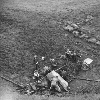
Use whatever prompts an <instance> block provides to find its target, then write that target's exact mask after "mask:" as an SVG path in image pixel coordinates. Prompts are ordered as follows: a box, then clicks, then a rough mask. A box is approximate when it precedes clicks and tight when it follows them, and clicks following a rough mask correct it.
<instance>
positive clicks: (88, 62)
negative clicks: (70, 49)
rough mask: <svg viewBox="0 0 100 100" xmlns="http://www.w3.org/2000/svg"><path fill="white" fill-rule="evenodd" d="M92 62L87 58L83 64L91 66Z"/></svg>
mask: <svg viewBox="0 0 100 100" xmlns="http://www.w3.org/2000/svg"><path fill="white" fill-rule="evenodd" d="M92 62H93V60H92V59H90V58H86V59H85V60H84V61H83V64H86V65H89V64H91V63H92Z"/></svg>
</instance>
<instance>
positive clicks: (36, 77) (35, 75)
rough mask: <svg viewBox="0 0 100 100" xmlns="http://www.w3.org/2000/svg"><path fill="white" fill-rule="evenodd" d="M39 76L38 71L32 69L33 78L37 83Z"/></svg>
mask: <svg viewBox="0 0 100 100" xmlns="http://www.w3.org/2000/svg"><path fill="white" fill-rule="evenodd" d="M39 77H40V75H39V73H38V70H35V71H34V76H33V79H34V80H36V82H37V83H39V82H40V81H39Z"/></svg>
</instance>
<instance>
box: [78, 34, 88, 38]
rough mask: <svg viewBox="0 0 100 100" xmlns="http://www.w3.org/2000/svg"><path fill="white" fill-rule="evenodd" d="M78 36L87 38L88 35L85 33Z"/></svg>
mask: <svg viewBox="0 0 100 100" xmlns="http://www.w3.org/2000/svg"><path fill="white" fill-rule="evenodd" d="M79 38H86V39H88V38H89V36H88V35H87V34H82V35H81V36H79Z"/></svg>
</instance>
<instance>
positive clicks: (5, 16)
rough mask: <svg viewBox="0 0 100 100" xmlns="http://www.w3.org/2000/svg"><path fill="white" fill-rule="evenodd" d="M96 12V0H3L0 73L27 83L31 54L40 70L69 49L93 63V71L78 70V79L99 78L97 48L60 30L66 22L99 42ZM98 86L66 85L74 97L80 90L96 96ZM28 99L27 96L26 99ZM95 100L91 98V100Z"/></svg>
mask: <svg viewBox="0 0 100 100" xmlns="http://www.w3.org/2000/svg"><path fill="white" fill-rule="evenodd" d="M99 10H100V1H99V0H98V1H97V0H88V1H85V0H62V1H59V0H41V1H38V0H37V1H36V0H29V1H28V0H25V1H24V0H16V1H14V0H12V1H11V0H8V1H4V2H3V3H2V8H0V71H1V74H3V75H4V76H6V77H9V78H10V79H12V80H13V81H17V82H22V83H25V82H29V79H28V76H30V75H31V74H30V73H32V69H33V68H34V64H33V56H34V55H35V54H36V55H38V60H39V61H40V66H41V67H42V66H44V65H48V59H49V58H56V57H57V56H58V55H59V54H64V53H65V52H66V50H67V48H71V49H74V50H76V51H81V53H82V54H83V55H84V56H83V59H84V58H86V57H90V58H92V59H93V60H94V62H93V68H92V69H91V70H89V71H86V72H84V71H81V72H80V73H79V75H78V76H79V77H81V78H89V79H99V78H100V73H99V72H100V68H99V65H100V61H99V59H100V51H99V49H100V46H99V45H95V44H94V43H90V42H87V41H85V40H82V39H80V38H76V37H74V36H73V34H71V33H69V32H67V31H66V30H64V28H63V26H64V25H65V24H66V22H67V21H72V22H74V23H76V24H78V25H79V26H80V27H81V28H82V29H83V30H84V31H85V32H86V33H87V34H88V35H89V36H90V37H92V36H93V37H95V38H96V39H98V40H100V34H99V32H100V30H99V27H100V24H99V20H100V17H99V15H100V12H99ZM42 56H45V57H46V59H47V60H46V61H45V62H43V63H42V62H41V60H40V58H41V57H42ZM61 65H62V64H61ZM61 65H59V66H61ZM99 86H100V83H95V82H87V81H80V80H74V81H72V82H71V83H70V87H71V92H72V93H74V94H75V93H76V92H77V93H81V92H83V91H84V93H100V87H99ZM81 97H82V96H78V97H77V99H78V98H79V99H78V100H81ZM89 97H91V96H89ZM22 98H23V97H22ZM27 98H28V97H27ZM36 98H40V97H36ZM31 99H32V98H31V97H29V100H31ZM43 99H48V98H43ZM50 99H54V97H53V98H52V97H51V98H50ZM63 99H64V98H63ZM74 99H75V98H73V97H71V96H70V97H68V100H74ZM86 99H87V100H88V98H86ZM96 99H97V98H96ZM96 99H95V97H94V99H93V100H96ZM19 100H23V99H19ZM27 100H28V99H27ZM91 100H92V99H91ZM97 100H99V97H98V99H97Z"/></svg>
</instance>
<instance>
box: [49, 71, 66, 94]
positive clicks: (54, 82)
mask: <svg viewBox="0 0 100 100" xmlns="http://www.w3.org/2000/svg"><path fill="white" fill-rule="evenodd" d="M47 78H48V79H49V80H50V81H51V87H50V88H51V89H52V88H53V87H55V89H56V90H57V91H59V92H60V91H61V89H60V87H59V85H58V83H59V84H60V85H61V86H62V87H63V89H64V90H65V91H68V90H67V87H68V82H66V81H65V80H64V79H63V78H62V77H61V76H60V75H59V74H58V73H57V72H55V71H54V70H53V71H51V72H50V73H48V74H47Z"/></svg>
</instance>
